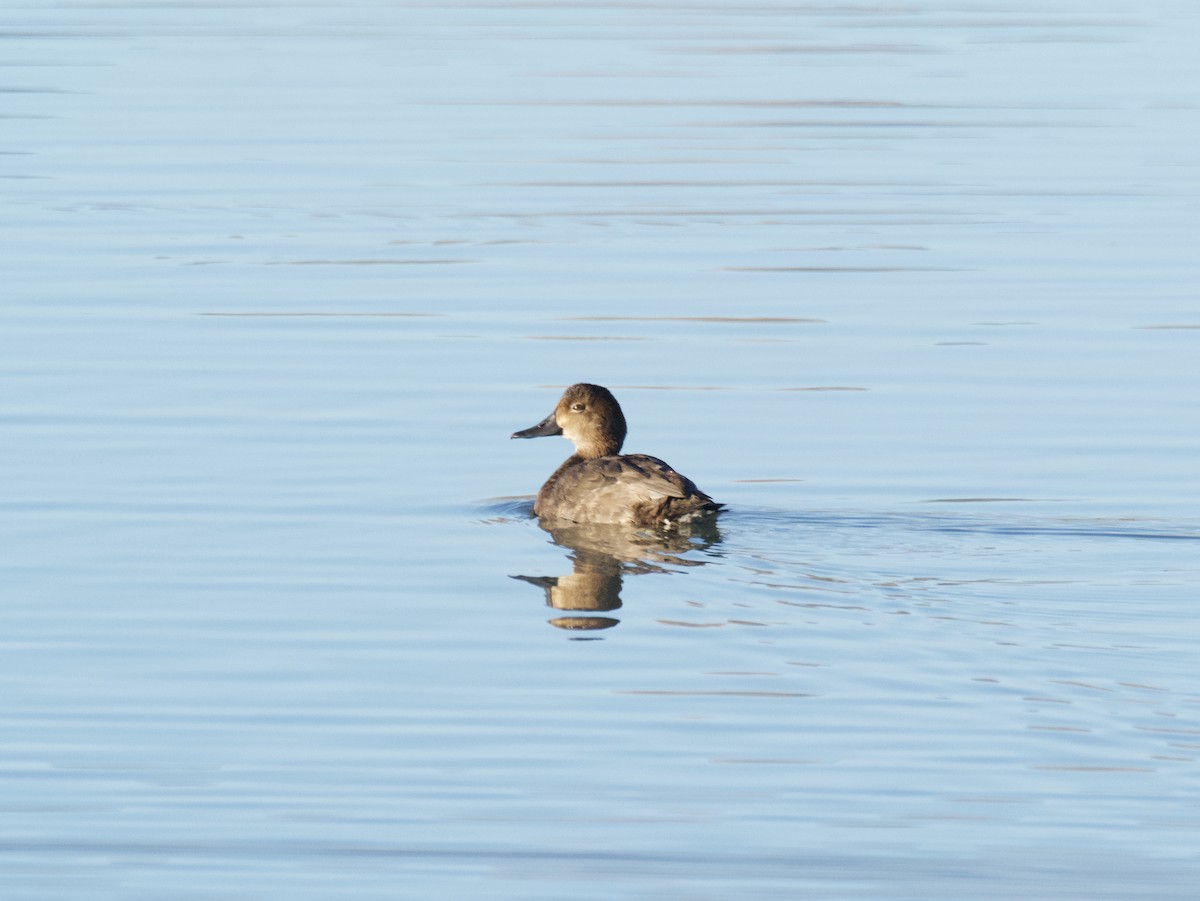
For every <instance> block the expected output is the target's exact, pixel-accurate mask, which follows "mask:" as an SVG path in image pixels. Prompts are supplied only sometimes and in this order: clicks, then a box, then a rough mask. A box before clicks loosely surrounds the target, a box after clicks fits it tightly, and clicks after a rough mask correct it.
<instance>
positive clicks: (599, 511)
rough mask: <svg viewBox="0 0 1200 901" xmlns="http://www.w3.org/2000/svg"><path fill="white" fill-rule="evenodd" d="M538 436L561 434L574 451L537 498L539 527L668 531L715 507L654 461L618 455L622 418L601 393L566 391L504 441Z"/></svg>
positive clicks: (581, 387) (594, 388)
mask: <svg viewBox="0 0 1200 901" xmlns="http://www.w3.org/2000/svg"><path fill="white" fill-rule="evenodd" d="M545 435H563V436H564V437H566V438H567V440H569V441H570V442H571V443H572V444H574V445H575V453H574V454H572V455H571V456H570V457H568V458H567V459H566V460H565V461H564V462H563V464H562V465H561V466H560V467H558V469H556V470H555V471H554V474H553V475H551V476H550V478H549V479H547V480H546V484H545V485H543V486H542V488H541V490H540V491H539V492H538V495H537V500H536V501H534V504H533V512H534V513H536V514H537V515H538V516H539V517H540V518H541V519H542V520H543V521H550V522H553V521H566V522H592V523H614V524H622V525H632V526H638V527H643V528H644V527H652V528H659V529H672V528H675V527H676V526H677V525H678V524H679V523H680V522H687V521H689V520H694V519H696V518H698V517H706V516H711V515H712V514H715V513H716V512H717V511H718V510H720V509H721V505H720V504H718V503H716V502H715V501H714V500H713V499H712V498H711V497H709V496H708V495H707V494H705V493H704V492H703V491H701V490H700V489H699V488H697V487H696V485H695V483H694V482H693V481H692V480H691V479H689V478H687V477H686V476H683V475H680V474H679V473H677V472H676V471H675V470H673V469H672V468H671V467H670V466H668V465H667V464H666V463H664V462H663V461H662V460H660V459H658V458H657V457H651V456H648V455H646V454H622V453H621V445H622V444H624V443H625V416H624V414H623V413H622V412H621V406H620V404H618V403H617V399H616V398H615V397H613V396H612V392H610V391H609V390H608V389H607V388H602V387H600V386H599V385H588V384H585V383H580V384H578V385H572V386H571V387H570V388H568V389H567V390H566V391H565V392H563V396H562V398H561V399H560V400H559V402H558V405H557V406H556V407H555V408H554V412H553V413H551V414H550V415H549V416H547V417H546V418H545V419H543V420H542V421H541V422H539V423H538V424H537V425H535V426H533V427H531V428H528V429H523V430H522V431H520V432H516V433H514V434H513V436H512V437H514V438H539V437H542V436H545Z"/></svg>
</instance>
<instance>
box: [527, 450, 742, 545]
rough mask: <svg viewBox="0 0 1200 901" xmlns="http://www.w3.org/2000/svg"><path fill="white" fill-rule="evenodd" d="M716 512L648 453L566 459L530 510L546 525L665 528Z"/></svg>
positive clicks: (702, 495) (683, 478)
mask: <svg viewBox="0 0 1200 901" xmlns="http://www.w3.org/2000/svg"><path fill="white" fill-rule="evenodd" d="M720 509H721V505H720V504H718V503H716V502H715V501H714V500H713V499H712V498H711V497H709V496H708V495H707V494H705V493H704V492H703V491H701V490H700V489H699V488H697V487H696V484H695V483H694V482H693V481H692V480H691V479H689V478H687V477H686V476H683V475H680V474H679V473H678V472H676V471H675V470H674V469H672V468H671V467H670V466H668V465H667V464H666V463H664V462H663V461H662V460H660V459H658V458H657V457H651V456H649V455H648V454H620V455H611V456H605V457H593V458H591V459H584V458H582V457H580V456H579V455H578V454H576V455H573V456H571V457H568V458H567V460H566V462H564V463H563V464H562V466H560V467H559V468H558V469H557V470H556V471H555V473H554V474H553V475H552V476H550V478H549V479H548V480H547V482H546V484H545V485H543V486H542V488H541V490H540V491H539V492H538V496H537V500H536V501H535V502H534V507H533V510H534V513H536V514H537V515H538V516H539V517H541V518H542V519H545V520H551V521H553V520H561V521H567V522H594V523H612V524H622V525H632V526H638V527H652V528H667V529H670V528H673V527H674V526H675V525H676V524H678V523H680V522H687V521H690V520H693V519H696V518H698V517H702V516H707V515H710V514H713V513H716V512H717V511H718V510H720Z"/></svg>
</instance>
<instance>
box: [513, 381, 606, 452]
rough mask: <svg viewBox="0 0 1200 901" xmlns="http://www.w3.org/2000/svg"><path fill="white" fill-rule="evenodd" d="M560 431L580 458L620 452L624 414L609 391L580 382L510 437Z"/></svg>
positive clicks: (553, 433) (536, 435)
mask: <svg viewBox="0 0 1200 901" xmlns="http://www.w3.org/2000/svg"><path fill="white" fill-rule="evenodd" d="M546 435H562V436H563V437H565V438H566V439H567V440H568V441H570V442H571V443H572V444H574V445H575V453H576V454H578V455H579V456H580V457H583V458H584V459H591V458H593V457H607V456H609V455H611V454H618V453H620V452H621V445H622V444H624V443H625V416H624V414H623V413H622V412H621V405H620V404H618V403H617V399H616V398H615V397H613V396H612V392H611V391H609V390H608V389H607V388H602V387H600V386H599V385H589V384H587V383H585V382H580V383H579V384H578V385H572V386H571V387H570V388H568V389H567V390H566V391H564V392H563V396H562V397H561V398H559V401H558V405H557V406H556V407H555V408H554V412H553V413H551V414H550V415H549V416H547V417H546V418H545V419H543V420H542V421H541V422H539V423H538V424H537V425H535V426H531V427H530V428H527V429H522V430H521V431H519V432H514V433H513V435H512V437H514V438H542V437H544V436H546Z"/></svg>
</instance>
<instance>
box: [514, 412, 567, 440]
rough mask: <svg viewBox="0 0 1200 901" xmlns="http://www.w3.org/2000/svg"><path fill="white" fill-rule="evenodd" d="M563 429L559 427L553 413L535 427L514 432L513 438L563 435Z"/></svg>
mask: <svg viewBox="0 0 1200 901" xmlns="http://www.w3.org/2000/svg"><path fill="white" fill-rule="evenodd" d="M561 434H562V429H560V428H559V427H558V420H557V419H555V418H554V414H553V413H551V414H550V415H549V416H547V417H546V418H545V419H543V420H542V421H541V422H539V423H538V424H537V425H535V426H530V427H529V428H527V429H521V431H519V432H513V433H512V437H513V438H544V437H546V436H547V435H561Z"/></svg>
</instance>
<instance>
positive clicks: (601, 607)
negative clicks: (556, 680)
mask: <svg viewBox="0 0 1200 901" xmlns="http://www.w3.org/2000/svg"><path fill="white" fill-rule="evenodd" d="M507 512H508V513H509V515H510V516H511V515H513V514H516V515H523V516H524V517H526V518H533V510H532V505H531V504H529V503H524V504H520V505H509V506H508V508H507ZM538 526H539V527H540V528H541V529H543V530H544V531H545V532H547V533H549V535H550V540H551V541H552V542H553V543H554V544H556V545H557V546H558V547H561V548H564V549H565V550H566V551H567V552H568V553H567V555H566V556H567V559H568V560H569V561H570V562H571V571H570V572H568V573H563V574H562V575H557V576H534V575H514V576H512V578H514V579H517V580H519V581H521V582H526V583H528V584H530V585H535V586H537V587H538V588H541V589H542V590H543V592H545V598H546V605H547V606H549V607H551V608H553V609H554V610H558V611H562V612H563V613H564V614H565V615H563V616H557V617H555V618H554V619H552V620H550V624H551V625H553V626H555V627H557V628H559V629H568V630H575V631H582V632H586V631H597V630H601V629H610V628H612V627H613V626H615V625H617V624H618V623H619V622H620V620H619V619H617V618H616V617H613V616H599V615H595V614H600V613H610V612H612V611H615V610H618V609H620V607H621V586H622V584H623V581H624V578H625V577H626V576H641V575H648V574H652V573H658V574H664V573H670V572H676V571H678V570H679V569H682V568H688V567H696V566H703V565H704V563H705V561H703V560H698V559H695V557H691V556H683V555H685V554H689V553H690V552H695V551H701V550H709V549H710V548H713V547H714V546H716V545H718V544H719V543H720V541H721V533H720V531H719V529H718V528H717V524H716V522H715V521H712V520H708V521H704V522H702V523H698V524H695V525H693V526H691V527H690V528H689V529H688V530H687V531H684V532H657V531H649V530H643V529H631V528H628V527H623V526H615V525H599V524H594V523H572V524H569V525H556V526H554V527H549V526H547V525H545V524H543V523H541V522H539V523H538Z"/></svg>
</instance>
